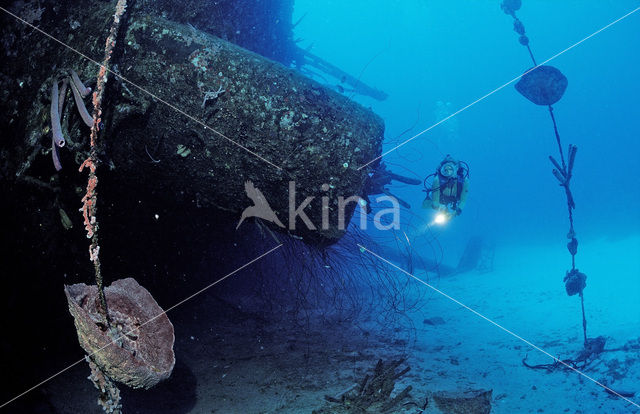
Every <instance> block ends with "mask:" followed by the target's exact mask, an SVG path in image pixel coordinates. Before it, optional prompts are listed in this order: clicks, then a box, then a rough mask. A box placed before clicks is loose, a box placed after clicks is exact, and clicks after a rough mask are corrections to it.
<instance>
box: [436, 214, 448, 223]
mask: <svg viewBox="0 0 640 414" xmlns="http://www.w3.org/2000/svg"><path fill="white" fill-rule="evenodd" d="M447 221H449V215H448V214H446V213H444V212H442V211H440V212H438V213H437V214H436V216H435V217H434V218H433V224H444V223H446V222H447Z"/></svg>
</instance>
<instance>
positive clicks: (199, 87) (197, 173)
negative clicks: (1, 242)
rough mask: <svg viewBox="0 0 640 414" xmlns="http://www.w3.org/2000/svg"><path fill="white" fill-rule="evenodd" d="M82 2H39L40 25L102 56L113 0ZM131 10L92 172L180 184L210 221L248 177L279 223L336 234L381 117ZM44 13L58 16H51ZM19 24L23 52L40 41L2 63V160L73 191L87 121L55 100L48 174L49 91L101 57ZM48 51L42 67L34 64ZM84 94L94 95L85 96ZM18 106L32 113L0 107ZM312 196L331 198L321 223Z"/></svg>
mask: <svg viewBox="0 0 640 414" xmlns="http://www.w3.org/2000/svg"><path fill="white" fill-rule="evenodd" d="M88 7H91V8H93V9H91V12H89V11H88V10H90V9H82V10H83V12H84V13H85V16H78V15H77V14H71V15H68V16H66V17H65V15H64V12H65V11H68V10H66V9H64V8H59V9H55V8H54V9H53V10H51V11H49V10H48V9H45V10H44V12H43V13H44V14H43V16H42V20H43V23H44V24H43V25H42V26H43V27H44V28H45V30H50V31H51V32H52V33H53V35H54V36H56V37H58V38H60V39H61V40H62V41H65V42H67V43H68V44H69V45H70V46H71V47H73V48H77V49H78V50H79V51H82V52H83V53H86V54H87V55H89V56H94V55H95V56H96V60H98V61H99V60H100V59H99V58H97V56H99V53H100V52H99V51H100V49H101V48H102V47H103V41H104V40H103V39H100V38H99V37H98V36H96V33H106V32H107V30H108V25H109V18H108V17H109V16H110V15H111V14H112V12H113V11H112V9H111V6H109V5H105V4H103V3H101V4H95V3H92V4H91V6H88ZM73 12H77V10H73ZM47 13H49V15H47ZM128 13H129V15H128V16H127V20H126V21H125V23H124V24H123V27H122V28H121V33H120V35H119V37H118V43H117V45H116V51H115V53H114V57H113V59H112V62H113V63H114V65H113V67H112V69H113V71H114V72H115V73H116V74H117V75H118V76H115V75H113V74H110V75H109V78H110V80H109V83H108V86H107V97H106V98H107V99H106V104H105V105H103V108H104V113H103V116H102V122H103V128H102V131H101V136H100V144H101V145H102V147H101V150H102V151H101V155H100V158H101V160H102V161H103V165H104V166H103V168H101V169H100V172H99V175H100V176H102V177H103V178H104V177H106V176H108V177H107V178H108V179H109V182H111V183H115V185H117V186H118V187H121V189H122V191H123V193H122V195H123V197H125V196H126V197H131V196H134V197H140V198H144V194H145V193H152V192H164V193H166V194H168V195H172V194H173V195H179V199H180V200H183V201H187V202H192V203H194V204H195V205H196V206H197V207H199V208H202V209H209V217H210V222H211V223H215V221H216V220H220V217H218V213H219V212H223V213H224V220H229V217H237V219H239V218H240V215H241V213H242V211H243V210H244V209H245V208H246V207H249V206H251V205H252V202H251V200H249V199H248V198H247V195H246V193H245V189H244V186H245V183H246V182H247V181H251V182H252V183H253V184H254V185H255V187H256V188H258V189H259V190H260V191H261V192H262V193H263V194H264V195H265V197H266V199H267V200H268V202H269V204H270V206H271V208H272V209H273V210H274V211H275V213H276V216H277V218H278V219H279V220H280V222H281V223H283V224H284V226H285V227H286V228H284V229H283V228H282V227H280V226H272V227H273V228H274V229H276V230H281V231H285V232H289V233H291V234H293V235H294V236H296V237H300V238H302V239H303V240H304V241H305V242H307V243H309V244H312V245H317V246H324V245H328V244H332V243H334V242H335V241H337V240H338V239H339V238H340V237H341V236H342V234H343V233H344V231H343V230H342V229H341V228H339V227H342V226H339V224H340V222H339V217H338V197H340V196H342V197H345V198H346V197H350V196H353V195H362V189H363V186H364V183H365V181H366V180H367V173H368V172H369V171H370V170H369V169H366V168H365V169H362V170H358V169H357V168H358V167H359V166H360V165H363V164H365V163H367V162H368V161H370V160H371V159H373V158H375V157H376V156H377V155H379V154H380V151H381V142H382V139H383V134H384V124H383V122H382V120H381V119H380V118H379V117H378V116H377V115H375V114H374V113H373V112H371V111H370V110H368V109H365V108H363V107H361V106H360V105H358V104H356V103H354V102H352V101H350V100H349V99H347V98H346V97H344V96H342V95H340V94H338V93H335V92H333V91H331V90H328V89H326V88H324V87H322V86H321V85H319V84H318V83H316V82H314V81H311V80H309V79H307V78H305V77H303V76H302V75H300V74H299V73H298V72H296V71H294V70H291V69H288V68H286V67H284V66H282V65H281V64H278V63H276V62H274V61H271V60H269V59H266V58H264V57H262V56H260V55H257V54H255V53H252V52H250V51H248V50H246V49H243V48H241V47H239V46H237V45H234V44H232V43H229V42H227V41H225V40H222V39H220V38H218V37H215V36H213V35H211V34H209V33H205V32H202V31H199V30H197V29H195V27H193V26H192V25H189V24H182V23H177V22H174V21H171V20H167V19H165V18H163V17H160V16H158V15H155V14H144V13H143V11H142V9H141V10H136V9H132V10H130V11H128ZM45 16H47V19H46V21H49V22H51V23H53V22H54V21H56V22H61V23H59V24H57V25H52V26H51V27H47V24H46V22H45ZM5 17H6V16H5ZM81 17H84V19H80V18H81ZM67 23H69V25H71V26H72V27H75V28H76V29H74V30H73V31H72V32H73V33H66V32H65V31H64V30H61V29H60V27H67V26H65V24H67ZM76 23H77V24H76ZM19 24H21V23H19V22H13V26H16V25H19ZM22 29H24V28H22ZM85 31H86V32H85ZM67 32H68V30H67ZM24 36H25V38H15V39H13V41H14V43H13V44H12V47H15V48H16V50H20V48H21V47H22V48H24V47H26V44H27V43H29V42H31V43H33V41H34V40H38V42H37V43H36V44H35V46H32V47H31V49H29V50H30V52H31V54H26V55H20V54H16V56H15V57H13V58H11V59H9V60H10V62H9V65H7V66H6V68H3V69H6V70H5V71H4V73H3V86H5V87H6V88H5V91H6V92H5V93H6V94H7V96H9V97H10V99H8V100H7V101H6V102H5V106H8V108H7V111H5V112H4V114H5V116H4V117H3V118H4V119H2V121H3V123H4V124H5V125H6V126H7V129H6V130H8V131H10V132H9V134H8V135H9V136H11V138H12V139H11V140H13V142H11V140H7V141H5V142H4V143H3V147H2V148H0V151H1V152H2V157H3V163H2V165H1V166H0V168H1V169H2V174H3V176H4V177H7V178H9V179H10V180H13V179H15V178H17V180H18V182H22V181H24V180H25V179H27V180H30V183H31V184H33V182H39V183H44V184H45V185H49V184H50V183H52V184H51V185H52V186H53V187H54V189H55V190H56V191H60V192H62V193H65V192H66V193H70V192H71V191H72V189H70V188H69V187H65V186H64V185H60V182H59V180H60V179H62V180H65V177H69V178H68V180H65V181H67V185H68V184H70V182H75V183H80V182H81V181H82V179H83V178H82V176H81V175H79V174H77V172H76V171H77V167H78V166H79V165H80V164H81V163H82V161H83V160H84V159H85V158H86V156H87V153H88V143H87V141H88V135H89V130H88V128H87V127H86V126H84V124H83V123H82V122H81V119H80V117H79V116H78V114H77V112H76V110H75V108H74V107H73V103H72V100H71V98H70V96H71V95H70V92H69V97H68V98H67V103H66V107H65V110H64V112H63V129H64V133H65V137H66V140H67V146H66V147H65V148H62V149H60V150H59V152H60V158H61V161H62V165H63V171H62V173H61V174H60V175H56V171H55V170H54V168H53V164H52V163H51V162H50V157H51V155H50V146H51V145H50V126H49V125H50V117H49V112H50V109H49V105H50V102H51V99H50V96H51V93H50V89H51V86H52V85H53V82H54V79H57V78H60V77H61V76H62V73H64V71H67V70H70V69H73V70H75V71H77V72H78V74H79V75H80V77H81V78H82V79H83V80H85V81H86V82H87V83H88V85H89V86H93V85H92V84H94V83H95V81H94V79H95V76H96V71H97V69H98V68H97V67H96V65H95V63H92V62H90V61H88V60H86V59H84V58H82V57H80V56H79V55H78V54H77V53H74V52H73V51H71V50H69V49H67V48H64V47H62V46H60V45H58V44H56V42H54V41H52V40H51V39H48V38H46V37H44V36H41V35H40V34H39V33H33V32H29V33H26V32H25V33H24ZM37 36H40V38H38V39H36V37H37ZM83 38H86V39H87V41H85V42H81V39H83ZM30 39H31V40H30ZM87 49H91V52H89V51H88V50H87ZM23 50H24V49H23ZM44 55H47V56H49V62H50V65H49V66H43V65H42V57H43V56H44ZM35 62H37V64H35ZM20 68H29V71H28V73H25V69H20ZM12 79H17V80H20V82H14V81H13V80H12ZM18 84H19V87H18V86H17V85H18ZM85 101H87V102H86V103H87V106H90V102H89V101H90V99H89V98H87V99H85ZM16 113H24V114H28V116H26V117H15V116H14V117H11V118H9V117H8V116H6V115H7V114H16ZM105 167H108V168H105ZM74 174H75V175H77V176H78V177H76V176H74ZM60 177H61V178H60ZM34 179H35V180H36V181H34ZM290 182H294V183H295V189H296V195H295V200H294V201H293V206H294V208H296V207H297V206H299V205H300V203H302V201H303V200H304V199H306V198H308V197H313V198H315V199H314V200H313V201H312V202H311V203H310V204H309V205H308V206H307V207H306V208H305V209H304V212H305V214H306V215H307V216H308V217H309V221H310V222H311V223H312V224H313V226H315V227H316V229H314V228H309V226H308V225H307V224H305V223H303V222H302V221H301V220H297V221H296V223H295V225H294V224H292V223H289V211H290V191H289V189H290V184H289V183H290ZM324 189H326V191H325V190H324ZM73 190H75V189H73ZM321 197H327V198H328V200H329V204H328V220H327V219H326V218H325V220H324V223H326V224H328V226H325V228H321V227H322V224H323V208H322V205H321ZM109 202H110V203H114V204H117V202H118V200H109ZM354 208H355V203H351V204H350V205H348V206H347V208H346V212H345V220H346V222H348V221H349V219H350V217H351V215H352V212H353V210H354ZM72 221H73V217H72Z"/></svg>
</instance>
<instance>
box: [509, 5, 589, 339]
mask: <svg viewBox="0 0 640 414" xmlns="http://www.w3.org/2000/svg"><path fill="white" fill-rule="evenodd" d="M519 7H520V6H519V5H518V6H517V8H516V9H512V8H510V7H509V5H508V4H507V2H503V3H502V9H503V11H504V12H505V13H507V14H508V15H510V16H511V17H513V19H514V26H513V27H514V31H515V32H516V33H518V34H519V35H520V39H519V41H520V44H521V45H523V46H525V47H526V48H527V51H528V52H529V57H531V61H532V62H533V66H534V68H535V67H537V66H538V64H537V62H536V58H535V56H534V55H533V51H532V50H531V46H530V45H529V38H528V37H527V36H526V34H525V28H524V25H523V24H522V22H521V21H520V19H518V17H517V16H516V10H517V9H518V8H519ZM547 107H548V109H549V116H550V117H551V122H552V123H553V132H554V134H555V137H556V143H557V144H558V153H559V154H560V162H561V165H558V163H557V162H556V161H555V160H554V159H553V157H549V158H550V159H551V162H552V163H553V164H554V166H555V167H556V168H557V170H560V171H557V170H556V169H554V170H553V174H554V176H555V177H556V178H557V179H558V180H559V181H560V185H561V186H562V187H564V190H565V194H566V196H567V210H568V213H569V233H568V234H567V237H568V238H569V239H570V241H569V244H568V245H567V247H568V249H569V253H570V254H571V273H574V274H575V273H578V271H577V269H576V253H577V248H578V240H577V239H576V238H575V230H574V227H573V209H574V208H575V203H574V201H573V195H572V194H571V189H570V188H569V184H570V180H571V175H572V169H573V160H574V157H575V151H576V147H575V146H572V145H569V151H568V157H569V165H568V166H567V163H566V162H565V157H564V151H563V149H562V141H561V139H560V133H559V132H558V123H557V122H556V117H555V115H554V113H553V106H551V105H547ZM571 273H569V274H571ZM585 277H586V276H585ZM580 304H581V307H582V333H583V336H584V344H585V346H586V344H587V318H586V316H585V311H584V293H583V291H582V290H581V291H580Z"/></svg>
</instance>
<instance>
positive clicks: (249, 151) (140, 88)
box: [0, 7, 282, 170]
mask: <svg viewBox="0 0 640 414" xmlns="http://www.w3.org/2000/svg"><path fill="white" fill-rule="evenodd" d="M0 10H2V11H3V12H5V13H7V14H8V15H10V16H12V17H13V18H15V19H16V20H19V21H21V22H22V23H24V24H26V25H27V26H29V27H31V28H32V29H35V30H36V31H38V32H40V33H41V34H43V35H44V36H46V37H48V38H49V39H51V40H53V41H54V42H56V43H59V44H61V45H62V46H64V47H66V48H67V49H69V50H71V51H72V52H74V53H76V54H78V55H80V56H82V57H83V58H85V59H86V60H88V61H90V62H91V63H94V64H96V65H97V66H100V67H101V68H104V69H105V70H106V71H107V72H109V73H110V74H111V75H113V76H115V77H116V78H118V79H120V80H122V81H124V82H126V83H128V84H129V85H131V86H133V87H135V88H137V89H138V90H140V91H141V92H143V93H145V94H147V95H149V96H150V97H152V98H153V99H155V100H157V101H158V102H161V103H163V104H164V105H166V106H168V107H169V108H171V109H173V110H174V111H176V112H178V113H179V114H181V115H184V116H185V117H187V118H189V119H190V120H192V121H193V122H195V123H197V124H198V125H201V126H202V127H204V129H206V130H209V131H211V132H213V133H214V134H216V135H218V136H220V137H222V138H224V139H226V140H227V141H229V142H231V143H232V144H233V145H235V146H237V147H240V148H242V149H243V150H245V151H247V152H248V153H249V154H251V155H253V156H254V157H257V158H259V159H261V160H262V161H264V162H266V163H267V164H269V165H271V166H272V167H275V168H277V169H278V170H282V168H281V167H279V166H277V165H275V164H274V163H272V162H271V161H269V160H267V159H266V158H264V157H262V156H261V155H260V154H258V153H256V152H254V151H252V150H250V149H249V148H247V147H245V146H244V145H242V144H240V143H239V142H237V141H235V140H233V139H231V138H229V137H228V136H226V135H224V134H223V133H222V132H219V131H216V130H215V129H213V128H211V127H210V126H208V125H207V124H205V123H204V122H202V121H200V120H199V119H197V118H195V117H193V116H191V115H189V114H188V113H186V112H185V111H183V110H182V109H180V108H178V107H177V106H175V105H173V104H171V103H169V102H167V101H165V100H164V99H162V98H160V97H159V96H158V95H156V94H154V93H153V92H150V91H148V90H146V89H145V88H143V87H142V86H139V85H137V84H135V83H133V82H132V81H130V80H129V79H127V78H125V77H124V76H122V75H120V74H118V73H116V72H114V71H112V70H111V69H108V68H106V67H105V66H103V65H102V64H101V63H99V62H98V61H96V60H94V59H91V58H90V57H89V56H87V55H85V54H84V53H82V52H80V51H79V50H77V49H74V48H73V47H71V46H69V45H68V44H66V43H64V42H63V41H61V40H58V39H57V38H55V37H53V36H52V35H50V34H49V33H47V32H45V31H44V30H42V29H40V28H39V27H37V26H34V25H33V24H31V23H29V22H27V21H26V20H24V19H22V18H21V17H20V16H17V15H15V14H13V13H11V12H10V11H9V10H7V9H5V8H4V7H0Z"/></svg>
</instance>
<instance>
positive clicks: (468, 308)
mask: <svg viewBox="0 0 640 414" xmlns="http://www.w3.org/2000/svg"><path fill="white" fill-rule="evenodd" d="M358 247H359V248H360V249H361V250H363V251H366V252H368V253H369V254H371V255H373V256H375V257H376V258H378V259H380V260H382V261H383V262H385V263H387V264H388V265H390V266H392V267H394V268H396V269H398V270H399V271H401V272H402V273H404V274H406V275H407V276H409V277H410V278H412V279H414V280H416V281H417V282H419V283H422V284H423V285H425V286H426V287H428V288H429V289H431V290H433V291H434V292H436V293H439V294H440V295H442V296H444V297H445V298H447V299H449V300H450V301H452V302H454V303H456V304H458V305H460V306H462V307H463V308H465V309H466V310H468V311H469V312H472V313H473V314H475V315H476V316H479V317H480V318H482V319H484V320H485V321H487V322H489V323H490V324H492V325H494V326H496V327H498V328H500V329H502V330H503V331H505V332H506V333H508V334H509V335H511V336H513V337H514V338H516V339H519V340H520V341H522V342H524V343H525V344H527V345H529V346H530V347H532V348H534V349H536V350H538V351H540V352H542V353H543V354H545V355H547V356H548V357H550V358H552V359H553V360H554V361H557V362H559V363H561V364H562V365H564V366H565V367H567V368H569V369H570V370H572V371H575V372H577V373H578V374H580V375H582V376H583V377H585V378H586V379H588V380H589V381H592V382H594V383H595V384H597V385H599V386H601V387H602V388H604V389H605V390H607V391H609V392H610V393H612V394H614V395H616V396H618V397H620V398H622V399H623V400H625V401H627V402H628V403H630V404H632V405H634V406H636V407H638V408H640V405H638V403H636V402H634V401H632V400H630V399H628V398H627V397H625V396H623V395H620V394H619V393H617V392H616V391H614V390H612V389H611V388H609V387H607V386H606V385H604V384H602V383H601V382H598V381H597V380H595V379H593V378H591V377H590V376H588V375H587V374H585V373H584V372H582V371H580V370H578V369H576V368H574V367H572V366H571V365H569V364H567V363H566V362H564V361H562V360H561V359H559V358H557V357H555V356H553V355H551V354H550V353H549V352H547V351H545V350H544V349H542V348H540V347H539V346H537V345H535V344H533V343H531V342H529V341H527V340H526V339H524V338H523V337H521V336H520V335H518V334H516V333H514V332H512V331H510V330H509V329H507V328H505V327H504V326H502V325H500V324H499V323H497V322H494V321H493V320H491V319H489V318H488V317H486V316H484V315H483V314H481V313H480V312H478V311H476V310H474V309H471V308H470V307H468V306H467V305H465V304H464V303H462V302H460V301H459V300H457V299H455V298H452V297H451V296H449V295H447V294H446V293H444V292H443V291H441V290H439V289H438V288H436V287H434V286H431V285H430V284H428V283H427V282H425V281H424V280H422V279H420V278H418V277H416V276H414V275H412V274H411V273H409V272H407V271H406V270H404V269H402V268H401V267H399V266H397V265H395V264H394V263H392V262H390V261H389V260H387V259H385V258H384V257H381V256H379V255H378V254H376V253H374V252H372V251H371V250H369V249H367V248H366V247H364V246H363V245H361V244H358Z"/></svg>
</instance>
